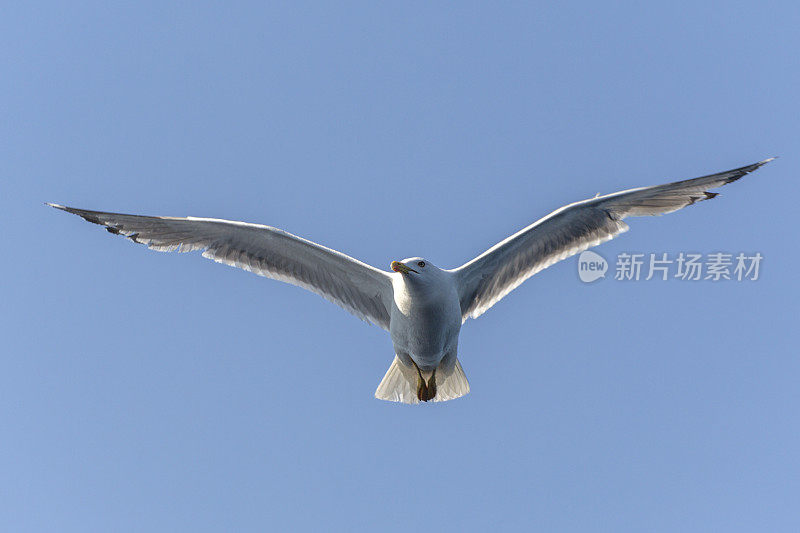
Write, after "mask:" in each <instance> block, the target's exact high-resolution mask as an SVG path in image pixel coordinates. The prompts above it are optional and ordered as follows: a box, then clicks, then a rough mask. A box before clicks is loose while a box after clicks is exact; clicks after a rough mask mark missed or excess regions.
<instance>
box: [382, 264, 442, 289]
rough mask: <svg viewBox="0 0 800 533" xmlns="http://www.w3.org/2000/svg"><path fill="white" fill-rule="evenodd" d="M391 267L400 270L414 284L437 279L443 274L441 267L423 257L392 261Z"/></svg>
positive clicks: (408, 281)
mask: <svg viewBox="0 0 800 533" xmlns="http://www.w3.org/2000/svg"><path fill="white" fill-rule="evenodd" d="M389 268H391V269H392V270H394V271H395V272H399V273H400V274H401V275H402V276H403V279H404V281H406V282H407V283H412V284H416V283H426V282H430V281H433V280H437V279H439V278H440V277H441V275H442V274H443V271H442V270H441V269H440V268H439V267H437V266H436V265H434V264H433V263H431V262H430V261H428V260H427V259H423V258H422V257H409V258H408V259H403V260H402V261H392V264H391V265H389Z"/></svg>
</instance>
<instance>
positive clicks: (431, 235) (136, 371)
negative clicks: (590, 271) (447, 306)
mask: <svg viewBox="0 0 800 533" xmlns="http://www.w3.org/2000/svg"><path fill="white" fill-rule="evenodd" d="M798 26H800V8H798V7H797V4H796V3H794V2H775V3H773V2H757V3H756V2H724V3H722V2H700V3H696V2H691V3H688V2H687V3H681V2H677V3H676V2H672V3H664V2H661V3H658V4H656V3H653V2H632V3H602V4H598V3H596V2H585V3H581V2H576V3H563V2H561V3H550V4H545V3H539V4H534V3H501V4H498V3H485V4H481V3H474V2H472V3H467V2H462V3H457V4H445V3H433V4H432V3H430V2H406V3H403V5H388V4H385V3H375V2H364V3H357V2H347V3H338V4H334V3H295V2H286V3H273V2H270V3H268V4H266V5H265V4H264V3H251V4H247V3H241V4H236V5H230V4H229V3H216V4H210V3H202V4H198V3H189V2H182V3H170V4H167V3H164V2H155V3H147V2H136V3H132V4H130V5H127V6H123V5H116V4H114V5H112V4H110V3H106V2H94V3H93V2H80V3H72V2H70V3H47V2H43V3H36V4H34V3H18V4H16V5H6V6H5V8H4V14H3V17H2V18H1V19H0V72H2V76H0V91H2V95H3V97H2V99H0V100H2V101H1V102H0V113H1V114H2V120H0V160H2V169H1V170H0V172H1V173H2V176H3V178H2V183H3V186H2V191H3V194H2V195H0V213H2V217H3V219H4V221H5V224H4V227H5V231H3V234H2V242H3V245H4V246H3V248H4V250H5V260H4V261H2V263H0V272H1V273H2V279H3V280H4V282H3V295H4V297H3V305H2V306H1V307H0V313H2V316H0V318H1V319H2V320H0V328H1V329H0V333H2V336H3V338H4V340H5V342H4V349H3V350H2V358H0V361H2V365H3V368H2V372H0V406H1V407H0V424H2V428H3V439H2V441H3V444H2V446H0V472H2V476H3V480H4V481H3V483H2V489H1V490H2V493H0V494H1V495H2V497H0V523H2V524H4V526H3V528H4V529H5V530H8V531H82V532H83V531H110V530H113V531H264V530H287V529H288V530H308V531H314V530H317V531H319V530H366V531H374V530H384V531H408V530H431V531H433V530H439V531H482V530H486V529H487V528H492V529H493V530H501V531H504V530H521V529H523V528H524V529H526V530H530V529H531V528H534V529H537V530H541V531H709V530H716V531H754V530H761V531H797V530H798V529H799V528H800V511H799V510H798V508H797V500H798V494H799V493H800V467H799V466H798V463H799V460H800V455H799V454H798V449H800V422H798V417H797V405H798V403H799V402H800V392H799V391H800V388H798V384H797V383H798V379H797V376H798V374H799V373H800V361H798V357H797V348H796V347H797V344H798V340H800V339H798V330H797V319H798V316H800V315H799V313H798V311H800V309H798V303H797V299H798V295H799V294H798V281H797V267H798V264H800V252H798V248H797V246H796V242H797V239H796V225H797V222H796V214H797V207H796V201H795V197H796V196H797V194H798V192H800V191H798V185H797V184H798V177H797V176H798V165H797V150H798V146H800V134H799V129H798V125H799V123H798V116H800V115H799V114H798V112H800V105H799V104H798V93H799V92H800V60H798V57H800V56H798V54H797V50H798V49H799V48H800V33H798V32H797V28H798ZM774 155H778V156H781V158H780V159H779V160H777V161H776V162H774V163H771V164H770V165H768V166H767V167H765V168H763V169H761V170H760V171H758V172H757V173H755V174H753V175H751V176H748V177H747V178H745V179H743V180H741V181H739V182H737V183H735V184H733V185H731V186H728V187H726V188H724V189H722V190H721V191H719V192H721V194H720V196H719V198H717V199H715V200H714V201H710V202H704V203H701V204H699V205H697V206H693V207H691V208H689V209H686V210H683V211H681V212H678V213H674V214H671V215H667V216H665V217H659V218H652V219H650V218H648V219H632V220H630V221H629V222H630V225H631V231H630V232H628V233H627V234H625V235H623V236H622V237H620V238H618V239H616V240H614V241H612V242H610V243H607V244H605V245H603V246H601V247H599V248H597V249H596V251H598V252H600V253H601V254H603V255H604V256H605V257H607V258H613V257H614V256H615V255H616V254H617V253H620V252H632V251H633V252H643V253H649V252H657V253H660V252H669V253H678V252H681V251H684V252H700V253H713V252H719V251H723V252H730V253H736V252H740V251H744V252H748V253H752V252H760V253H761V254H762V255H763V256H764V262H763V264H762V270H761V278H760V279H759V280H758V281H756V282H750V283H747V282H741V283H739V282H722V283H712V282H710V281H709V282H696V283H691V282H684V281H679V280H673V281H669V282H661V281H651V282H629V283H623V282H617V281H614V280H611V279H606V280H602V281H598V282H596V283H593V284H591V285H588V284H583V283H581V282H580V281H579V280H578V276H577V268H576V259H575V258H572V259H570V260H568V261H565V262H563V263H560V264H558V265H556V266H553V267H551V268H549V269H547V270H545V271H543V272H541V273H540V274H538V275H537V276H535V277H534V278H532V279H531V280H529V281H528V282H526V283H525V284H524V285H523V286H522V287H520V288H519V289H517V290H516V291H515V292H514V293H512V294H511V295H509V296H508V297H507V298H506V299H504V300H503V301H502V302H500V303H499V304H498V305H497V306H495V307H494V308H493V309H491V310H490V311H489V312H488V313H487V314H486V315H484V316H483V317H482V318H480V319H479V320H477V321H469V322H467V324H465V326H464V328H463V329H462V333H461V342H460V349H459V354H460V359H461V361H462V363H463V366H464V368H465V371H466V373H467V376H468V377H469V379H470V382H471V386H472V392H471V394H469V395H468V396H467V397H465V398H463V399H460V400H456V401H453V402H447V403H444V404H436V405H423V406H417V407H409V406H405V405H398V404H391V403H386V402H381V401H378V400H375V399H374V398H373V396H372V395H373V393H374V390H375V388H376V387H377V385H378V382H379V381H380V379H381V377H382V376H383V373H384V372H385V371H386V369H387V368H388V366H389V364H390V362H391V360H392V356H393V354H392V347H391V343H390V341H389V338H388V336H387V335H386V334H385V333H384V332H383V331H381V330H379V329H378V328H375V327H372V326H368V325H366V324H364V323H361V322H359V321H358V320H357V319H355V318H353V317H351V316H349V315H348V314H347V313H346V312H344V311H342V310H340V309H339V308H337V307H335V306H334V305H332V304H330V303H327V302H325V301H323V300H321V299H320V298H319V297H317V296H315V295H313V294H311V293H307V292H304V291H302V290H300V289H297V288H295V287H291V286H287V285H283V284H280V283H278V282H274V281H270V280H265V279H263V278H259V277H256V276H253V275H251V274H248V273H246V272H243V271H238V270H235V269H231V268H227V267H224V266H221V265H217V264H215V263H213V262H210V261H207V260H204V259H202V258H200V257H199V256H198V255H196V254H195V255H194V256H187V255H179V254H158V253H155V252H150V251H147V250H146V249H144V248H143V247H141V246H136V245H133V244H131V243H130V242H127V241H125V240H124V239H120V238H118V237H112V236H110V235H109V234H107V233H106V232H104V231H101V230H100V229H99V228H97V227H95V226H91V225H89V224H86V223H85V222H83V221H81V220H79V219H78V218H76V217H72V216H68V215H66V214H64V213H60V212H57V211H55V210H51V209H48V208H46V207H44V206H43V205H42V203H43V202H45V201H51V202H59V203H65V204H68V205H75V206H78V207H84V208H90V209H103V210H114V211H121V212H133V213H142V214H156V215H174V216H184V215H194V216H209V217H220V218H231V219H236V220H245V221H251V222H260V223H265V224H269V225H273V226H277V227H280V228H283V229H286V230H287V231H290V232H292V233H295V234H298V235H302V236H304V237H307V238H309V239H312V240H314V241H316V242H320V243H323V244H325V245H327V246H330V247H333V248H336V249H339V250H342V251H343V252H345V253H348V254H350V255H352V256H354V257H357V258H359V259H361V260H363V261H366V262H369V263H371V264H373V265H376V266H379V267H382V268H386V267H388V264H389V262H390V261H391V260H393V259H401V258H404V257H408V256H415V255H421V256H425V257H427V258H428V259H430V260H431V261H433V262H434V263H436V264H438V265H440V266H443V267H453V266H457V265H459V264H461V263H463V262H465V261H466V260H468V259H470V258H472V257H474V256H475V255H477V254H478V253H480V252H482V251H483V250H485V249H486V248H488V247H489V246H490V245H492V244H494V243H496V242H497V241H499V240H501V239H503V238H505V237H506V236H507V235H509V234H511V233H512V232H514V231H516V230H518V229H519V228H521V227H523V226H525V225H527V224H529V223H530V222H532V221H533V220H535V219H537V218H539V217H541V216H543V215H545V214H547V213H548V212H550V211H551V210H553V209H555V208H558V207H560V206H562V205H564V204H566V203H569V202H572V201H576V200H580V199H584V198H587V197H590V196H593V195H594V194H595V193H597V192H602V193H609V192H614V191H617V190H620V189H625V188H630V187H637V186H644V185H651V184H657V183H660V182H664V181H669V180H674V179H682V178H689V177H694V176H699V175H702V174H707V173H711V172H716V171H721V170H726V169H729V168H733V167H737V166H741V165H744V164H748V163H751V162H754V161H758V160H761V159H764V158H766V157H770V156H774Z"/></svg>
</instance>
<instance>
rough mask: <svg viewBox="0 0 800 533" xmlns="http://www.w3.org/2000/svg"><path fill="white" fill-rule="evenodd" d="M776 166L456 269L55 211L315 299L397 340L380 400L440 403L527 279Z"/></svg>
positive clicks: (588, 210) (627, 206) (588, 221)
mask: <svg viewBox="0 0 800 533" xmlns="http://www.w3.org/2000/svg"><path fill="white" fill-rule="evenodd" d="M773 159H774V158H770V159H765V160H764V161H760V162H758V163H754V164H752V165H747V166H744V167H741V168H737V169H734V170H728V171H726V172H720V173H718V174H712V175H709V176H703V177H700V178H694V179H688V180H683V181H676V182H673V183H667V184H665V185H656V186H653V187H642V188H638V189H630V190H626V191H621V192H617V193H613V194H607V195H605V196H596V197H594V198H590V199H588V200H583V201H581V202H575V203H572V204H569V205H566V206H564V207H562V208H560V209H557V210H555V211H553V212H552V213H550V214H549V215H547V216H546V217H544V218H542V219H540V220H538V221H536V222H534V223H533V224H531V225H530V226H528V227H526V228H524V229H522V230H520V231H518V232H517V233H515V234H514V235H511V236H510V237H508V238H507V239H505V240H503V241H501V242H499V243H497V244H496V245H494V246H492V247H491V248H489V249H488V250H486V251H485V252H484V253H482V254H481V255H479V256H478V257H476V258H475V259H473V260H472V261H469V262H468V263H465V264H464V265H462V266H460V267H458V268H454V269H450V270H448V269H443V268H439V267H438V266H436V265H434V264H433V263H432V262H430V261H429V260H428V259H424V258H422V257H411V258H408V259H403V260H402V261H392V262H391V264H390V265H389V267H390V269H391V271H383V270H380V269H377V268H375V267H372V266H370V265H368V264H366V263H362V262H361V261H358V260H356V259H353V258H352V257H349V256H347V255H345V254H343V253H341V252H337V251H336V250H331V249H330V248H326V247H324V246H321V245H319V244H316V243H314V242H311V241H309V240H306V239H304V238H302V237H297V236H296V235H292V234H291V233H287V232H285V231H283V230H280V229H277V228H273V227H270V226H263V225H261V224H248V223H245V222H234V221H230V220H220V219H215V218H195V217H185V218H175V217H152V216H141V215H123V214H119V213H106V212H103V211H89V210H86V209H77V208H74V207H66V206H63V205H58V204H51V203H48V204H47V205H50V206H52V207H55V208H57V209H61V210H62V211H67V212H69V213H73V214H75V215H78V216H80V217H82V218H83V219H85V220H87V221H89V222H92V223H94V224H100V225H101V226H105V228H106V230H108V231H109V232H111V233H114V234H116V235H123V236H125V237H127V238H128V239H130V240H132V241H133V242H136V243H140V244H144V245H146V246H148V247H149V248H151V249H153V250H157V251H160V252H172V251H178V252H192V251H195V250H201V251H202V255H203V257H207V258H209V259H213V260H214V261H216V262H218V263H224V264H226V265H230V266H235V267H239V268H243V269H244V270H247V271H248V272H253V273H255V274H258V275H260V276H264V277H267V278H272V279H276V280H279V281H285V282H286V283H291V284H292V285H297V286H299V287H302V288H304V289H308V290H310V291H312V292H315V293H317V294H319V295H320V296H322V297H323V298H326V299H327V300H330V301H331V302H333V303H335V304H338V305H340V306H341V307H343V308H344V309H346V310H347V311H349V312H351V313H352V314H354V315H355V316H357V317H358V318H361V319H363V320H365V321H367V322H371V323H372V324H375V325H376V326H379V327H381V328H383V329H385V330H386V331H388V332H389V335H390V336H391V339H392V343H393V345H394V353H395V357H394V360H393V361H392V364H391V365H390V366H389V370H388V371H387V372H386V375H385V376H384V377H383V380H382V381H381V382H380V384H379V385H378V389H377V390H376V391H375V397H376V398H379V399H381V400H389V401H394V402H403V403H409V404H416V403H419V402H428V401H434V402H440V401H446V400H452V399H454V398H459V397H461V396H464V395H465V394H467V393H468V392H469V382H468V381H467V378H466V375H465V374H464V370H463V369H462V368H461V363H460V362H459V360H458V355H457V353H458V334H459V332H460V330H461V325H462V324H463V323H464V322H465V321H466V320H467V319H468V318H478V317H479V316H481V315H482V314H483V313H484V312H486V311H487V310H488V309H489V308H490V307H492V306H493V305H494V304H495V303H497V302H498V301H499V300H500V299H501V298H503V297H504V296H505V295H506V294H508V293H509V292H511V291H512V290H514V289H515V288H516V287H517V286H519V285H520V284H521V283H522V282H523V281H525V280H526V279H528V278H530V277H531V276H533V275H534V274H536V273H537V272H539V271H541V270H543V269H545V268H547V267H548V266H550V265H552V264H553V263H556V262H558V261H561V260H563V259H566V258H567V257H570V256H572V255H575V254H577V253H579V252H581V251H583V250H586V249H587V248H590V247H592V246H596V245H598V244H600V243H602V242H605V241H607V240H610V239H613V238H614V237H616V236H617V235H619V234H620V233H623V232H625V231H627V230H628V225H627V224H626V223H625V222H623V219H625V218H626V217H629V216H645V215H662V214H664V213H671V212H673V211H677V210H678V209H681V208H683V207H686V206H688V205H692V204H694V203H696V202H698V201H701V200H708V199H711V198H714V197H715V196H717V193H713V192H708V189H714V188H717V187H721V186H723V185H726V184H728V183H731V182H734V181H736V180H738V179H739V178H741V177H743V176H745V175H746V174H748V173H750V172H753V171H754V170H756V169H758V168H759V167H761V166H762V165H765V164H766V163H768V162H770V161H772V160H773Z"/></svg>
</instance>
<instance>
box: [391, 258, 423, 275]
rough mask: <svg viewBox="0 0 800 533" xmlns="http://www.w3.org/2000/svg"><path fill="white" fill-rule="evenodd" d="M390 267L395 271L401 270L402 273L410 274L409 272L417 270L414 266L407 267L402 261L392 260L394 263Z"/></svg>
mask: <svg viewBox="0 0 800 533" xmlns="http://www.w3.org/2000/svg"><path fill="white" fill-rule="evenodd" d="M389 268H391V269H392V270H394V271H395V272H400V273H401V274H408V273H409V272H417V271H416V270H414V269H413V268H410V267H407V266H406V265H404V264H403V263H401V262H400V261H392V264H390V265H389Z"/></svg>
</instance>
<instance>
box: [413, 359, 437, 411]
mask: <svg viewBox="0 0 800 533" xmlns="http://www.w3.org/2000/svg"><path fill="white" fill-rule="evenodd" d="M414 367H415V368H416V369H417V399H418V400H419V401H421V402H427V401H429V400H433V398H434V397H435V396H436V371H434V372H433V375H431V379H429V380H428V382H427V383H425V378H423V377H422V371H421V370H420V369H419V367H418V366H417V364H416V363H414Z"/></svg>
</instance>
